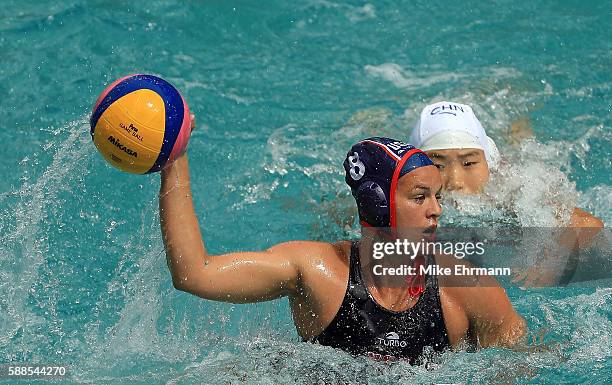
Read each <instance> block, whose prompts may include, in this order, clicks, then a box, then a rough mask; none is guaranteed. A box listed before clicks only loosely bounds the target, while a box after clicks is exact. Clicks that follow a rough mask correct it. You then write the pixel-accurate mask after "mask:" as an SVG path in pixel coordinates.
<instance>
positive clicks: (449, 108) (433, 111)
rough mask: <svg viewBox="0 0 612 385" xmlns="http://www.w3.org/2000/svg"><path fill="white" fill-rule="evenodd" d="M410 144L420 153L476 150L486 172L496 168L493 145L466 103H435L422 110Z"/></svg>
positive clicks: (496, 153) (496, 154)
mask: <svg viewBox="0 0 612 385" xmlns="http://www.w3.org/2000/svg"><path fill="white" fill-rule="evenodd" d="M410 142H411V143H413V144H414V145H415V146H416V147H418V148H420V149H421V150H423V151H430V150H449V149H463V148H477V149H480V150H483V151H484V154H485V158H486V159H487V165H488V166H489V169H491V170H494V169H496V168H497V166H498V165H499V160H500V155H499V151H498V149H497V146H496V145H495V142H494V141H493V139H491V138H489V137H488V136H487V134H486V133H485V130H484V128H483V127H482V124H480V121H479V120H478V118H476V115H474V111H472V108H471V107H470V106H468V105H467V104H460V103H454V102H438V103H434V104H430V105H428V106H426V107H425V108H423V111H421V116H420V118H419V120H418V122H417V124H416V126H415V127H414V130H412V135H410Z"/></svg>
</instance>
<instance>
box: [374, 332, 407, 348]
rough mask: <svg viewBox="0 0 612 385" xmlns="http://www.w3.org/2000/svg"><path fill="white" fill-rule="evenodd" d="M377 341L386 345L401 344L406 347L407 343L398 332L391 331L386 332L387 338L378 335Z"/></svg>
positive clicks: (400, 345)
mask: <svg viewBox="0 0 612 385" xmlns="http://www.w3.org/2000/svg"><path fill="white" fill-rule="evenodd" d="M377 342H378V343H379V344H381V345H384V346H399V347H401V348H405V347H406V345H407V343H406V341H402V340H400V338H399V334H397V333H396V332H389V333H386V334H385V338H382V337H378V338H377Z"/></svg>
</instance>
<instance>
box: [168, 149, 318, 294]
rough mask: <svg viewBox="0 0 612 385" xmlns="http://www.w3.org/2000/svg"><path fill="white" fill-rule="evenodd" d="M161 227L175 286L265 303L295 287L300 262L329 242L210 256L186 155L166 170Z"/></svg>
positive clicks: (195, 292) (200, 292)
mask: <svg viewBox="0 0 612 385" xmlns="http://www.w3.org/2000/svg"><path fill="white" fill-rule="evenodd" d="M161 179H162V181H161V188H160V192H159V213H160V222H161V231H162V237H163V241H164V246H165V249H166V257H167V262H168V268H169V269H170V272H171V274H172V282H173V284H174V287H175V288H177V289H179V290H182V291H186V292H189V293H191V294H194V295H197V296H199V297H202V298H206V299H211V300H217V301H224V302H232V303H248V302H260V301H266V300H271V299H274V298H278V297H281V296H284V295H291V294H292V293H295V292H296V290H297V289H296V288H297V285H298V279H299V276H300V268H299V264H300V261H302V260H304V258H307V257H308V256H309V255H313V254H319V255H320V253H321V252H325V251H324V250H325V249H328V248H327V247H321V246H323V245H327V244H321V243H320V242H307V241H295V242H287V243H282V244H279V245H276V246H273V247H271V248H270V249H268V250H265V251H261V252H240V253H230V254H225V255H218V256H211V255H209V254H208V253H207V252H206V248H205V246H204V241H203V239H202V235H201V233H200V227H199V224H198V218H197V216H196V213H195V210H194V207H193V201H192V199H191V195H192V192H191V187H190V180H189V165H188V159H187V154H183V155H182V156H181V157H179V158H178V159H177V160H176V161H175V162H174V163H172V164H171V165H170V166H168V167H167V168H165V169H164V170H162V173H161Z"/></svg>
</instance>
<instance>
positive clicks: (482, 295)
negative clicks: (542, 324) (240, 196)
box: [159, 154, 525, 347]
mask: <svg viewBox="0 0 612 385" xmlns="http://www.w3.org/2000/svg"><path fill="white" fill-rule="evenodd" d="M161 179H162V183H161V188H160V195H159V208H160V222H161V230H162V236H163V240H164V246H165V249H166V257H167V262H168V267H169V270H170V272H171V274H172V282H173V284H174V286H175V288H177V289H178V290H181V291H185V292H188V293H191V294H193V295H197V296H199V297H202V298H204V299H208V300H215V301H222V302H231V303H249V302H261V301H267V300H272V299H275V298H280V297H283V296H288V297H289V300H290V306H291V312H292V315H293V320H294V323H295V326H296V329H297V332H298V334H299V335H300V336H301V337H302V338H304V339H310V338H312V337H314V336H317V335H318V334H320V333H321V332H322V331H323V330H324V329H325V328H326V327H327V325H329V323H330V322H331V321H332V320H333V318H334V317H335V315H336V313H337V311H338V309H339V308H340V305H341V302H342V299H343V297H344V294H345V292H346V287H347V282H348V273H349V271H348V270H349V269H348V260H349V255H350V246H351V242H349V241H339V242H336V243H326V242H314V241H293V242H286V243H281V244H278V245H275V246H272V247H270V248H269V249H268V250H264V251H253V252H236V253H228V254H223V255H216V256H213V255H210V254H208V253H207V251H206V248H205V246H204V241H203V238H202V234H201V232H200V228H199V224H198V219H197V216H196V214H195V210H194V208H193V202H192V198H191V196H192V191H191V188H190V183H189V166H188V159H187V155H186V154H185V155H183V156H181V157H180V158H178V159H177V160H176V161H175V162H174V163H173V164H172V165H171V166H169V167H168V168H166V169H164V170H163V171H162V173H161ZM441 187H442V180H441V176H440V173H439V172H438V171H437V169H436V168H435V167H434V166H427V167H422V168H419V169H417V170H415V171H412V172H410V173H409V174H407V175H404V176H403V177H401V178H400V180H399V182H398V187H397V190H396V196H397V198H396V202H397V203H396V204H397V207H396V216H397V224H398V226H402V227H403V226H407V227H412V226H419V227H426V228H429V229H432V228H435V226H436V225H437V219H438V217H439V215H440V214H441V208H440V205H439V203H438V197H439V196H438V193H439V190H440V189H441ZM237 220H238V219H237ZM361 247H362V246H360V254H362V255H363V254H365V253H366V252H367V251H366V250H361ZM451 258H452V257H451ZM453 259H454V258H453ZM437 263H438V264H440V265H445V264H451V263H452V261H449V260H448V259H444V258H440V259H438V260H437ZM440 286H441V287H442V288H441V289H440V301H441V304H442V311H443V315H444V321H445V324H446V328H447V330H448V335H449V340H450V343H451V345H452V346H454V347H456V346H459V344H460V343H461V341H470V342H472V343H475V342H476V341H478V343H479V345H480V346H482V347H487V346H511V345H514V344H515V343H517V342H518V341H519V340H521V339H522V336H523V335H524V333H525V322H524V320H523V319H522V318H521V317H520V316H519V315H518V314H517V313H516V312H515V311H514V309H513V308H512V305H511V304H510V302H509V300H508V297H507V296H506V293H505V291H504V290H503V289H502V288H501V287H499V285H498V284H497V282H496V281H495V280H494V279H492V278H491V280H490V282H485V285H484V286H485V287H473V285H472V287H469V286H470V285H465V286H464V287H444V286H445V285H444V282H443V281H440ZM368 289H369V290H370V292H371V293H373V295H374V297H375V299H376V300H377V301H378V302H379V304H380V305H381V306H383V307H385V308H387V309H389V310H394V311H401V310H405V309H407V308H409V307H411V306H413V305H414V303H415V301H416V300H417V299H418V297H417V298H414V299H412V300H409V301H405V297H406V296H405V293H404V292H400V293H397V292H396V291H393V290H387V289H388V288H386V289H385V287H384V286H382V287H378V286H377V285H376V284H373V285H372V286H370V285H368ZM406 289H407V287H406Z"/></svg>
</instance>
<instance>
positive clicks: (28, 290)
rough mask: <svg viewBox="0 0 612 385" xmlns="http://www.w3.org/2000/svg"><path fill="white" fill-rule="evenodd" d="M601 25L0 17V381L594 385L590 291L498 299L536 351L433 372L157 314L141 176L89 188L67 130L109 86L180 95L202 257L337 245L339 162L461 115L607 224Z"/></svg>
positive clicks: (20, 11)
mask: <svg viewBox="0 0 612 385" xmlns="http://www.w3.org/2000/svg"><path fill="white" fill-rule="evenodd" d="M611 13H612V7H611V6H610V4H609V3H606V2H595V1H593V2H586V1H563V2H558V1H548V2H539V3H538V4H535V3H533V4H532V3H525V4H521V3H519V2H515V1H501V2H496V3H495V4H484V3H481V2H471V3H461V4H457V3H456V2H450V1H439V2H435V3H431V2H401V3H398V2H387V1H384V2H372V3H364V2H349V3H335V2H329V1H304V2H300V4H296V5H293V4H291V3H290V2H271V1H270V2H266V3H255V2H193V1H190V2H177V1H174V2H162V1H134V2H130V5H120V4H118V3H117V2H113V1H89V2H85V1H71V2H62V3H61V4H55V5H50V4H44V3H43V2H34V1H19V2H17V1H11V0H9V1H4V2H3V6H2V8H1V9H0V54H1V58H2V60H1V61H0V80H1V81H0V96H1V97H2V102H1V103H0V141H1V142H3V143H6V144H7V145H6V146H5V147H4V148H5V150H4V151H3V152H2V155H3V159H4V161H3V162H2V163H0V215H1V220H0V364H1V363H8V362H28V363H65V364H68V365H69V366H70V368H71V371H72V378H71V381H72V382H74V383H96V384H98V383H108V384H117V383H171V384H190V383H232V384H237V383H259V384H275V383H309V384H311V383H376V384H379V383H380V384H385V383H389V384H390V383H406V382H411V383H423V384H430V383H436V382H456V383H466V382H467V383H482V384H487V383H495V382H506V383H507V382H511V383H533V384H541V383H548V384H558V383H600V384H605V383H609V382H610V381H612V369H611V362H612V360H611V358H610V353H611V348H610V346H612V343H611V342H612V341H611V340H612V336H611V333H610V330H612V329H611V323H612V308H611V307H610V302H611V301H610V299H611V297H612V291H611V290H610V282H609V281H606V282H603V283H601V282H598V283H594V284H591V285H581V286H571V287H564V288H549V289H531V290H521V289H518V288H516V287H509V288H508V293H509V295H510V297H511V300H512V302H513V304H514V305H515V307H516V308H517V309H518V310H519V312H521V313H522V314H523V315H524V316H525V318H526V319H527V321H528V323H529V326H530V329H531V330H534V331H537V330H539V329H541V328H546V330H547V331H546V338H547V341H549V342H551V343H554V344H556V345H555V347H554V348H553V349H552V350H551V351H549V352H541V353H529V354H527V353H516V352H509V351H506V350H495V349H490V350H485V351H480V352H477V353H465V352H458V353H446V354H444V355H443V356H442V357H441V358H440V362H438V363H437V364H436V367H435V369H434V370H427V369H425V368H424V367H409V366H406V365H403V364H396V365H384V364H380V363H376V362H371V361H369V360H367V359H365V358H358V359H355V358H352V357H350V356H347V355H345V354H342V353H339V352H337V351H334V350H332V349H328V348H324V347H318V346H311V345H307V344H302V343H299V341H298V338H297V335H296V333H295V331H294V329H293V324H292V320H291V318H290V316H289V312H288V305H287V302H286V301H284V300H281V301H275V302H270V303H265V304H258V305H229V304H217V303H212V302H206V301H203V300H200V299H197V298H195V297H191V296H189V295H187V294H184V293H179V292H177V291H176V290H174V289H173V288H172V284H171V280H170V275H169V273H168V271H167V268H166V264H165V258H164V253H163V246H162V242H161V236H160V231H159V223H158V214H157V199H156V198H157V190H158V187H159V176H158V175H151V176H133V175H127V174H122V173H120V172H118V171H116V170H114V169H112V168H110V167H108V166H107V165H106V164H105V162H104V161H103V159H102V157H101V156H99V154H98V153H97V152H96V150H95V148H94V146H93V144H92V143H91V139H90V137H89V133H88V132H89V131H88V130H89V128H88V126H87V119H88V114H89V111H90V108H91V106H92V104H93V102H94V100H95V99H96V97H97V95H98V94H99V93H100V92H101V91H102V89H103V88H104V86H105V85H106V84H107V83H109V82H111V81H112V80H113V79H115V78H118V77H120V76H123V75H125V74H129V73H136V72H145V73H152V74H157V75H159V76H162V77H164V78H166V79H167V80H169V81H171V82H173V83H174V84H175V85H176V86H177V88H179V90H181V92H182V93H183V95H184V96H185V98H186V100H187V102H188V103H189V105H190V107H191V109H192V110H193V111H194V112H195V113H196V114H197V117H198V118H197V119H198V128H197V130H196V131H195V132H194V134H193V136H192V139H191V141H190V146H189V154H190V160H191V173H192V186H193V189H194V200H195V204H196V210H197V212H198V214H199V217H200V222H201V226H202V229H203V234H204V237H205V240H206V242H207V248H208V250H209V251H210V252H213V253H222V252H227V251H234V250H246V249H263V248H266V247H268V246H270V245H272V244H274V243H277V242H281V241H286V240H290V239H322V240H329V241H331V240H335V239H338V238H340V237H346V236H349V235H351V234H354V226H353V228H352V229H351V225H354V223H353V222H352V221H351V220H350V219H347V218H351V216H352V215H353V213H354V209H353V206H352V203H351V198H350V194H349V192H348V191H347V188H346V187H345V185H344V182H343V175H342V169H341V162H342V159H343V156H344V154H345V152H346V150H347V149H348V148H349V146H350V144H351V143H352V142H354V141H355V140H357V139H360V138H363V137H366V136H370V135H373V134H377V135H389V136H392V137H398V138H407V137H408V135H409V130H410V127H412V125H413V124H414V122H415V120H416V115H417V113H418V111H419V110H420V109H421V108H422V107H423V106H424V105H425V104H427V103H429V102H433V101H437V100H440V99H452V100H456V101H460V102H466V103H469V104H472V105H474V106H475V110H476V112H477V114H478V115H479V117H480V118H481V120H482V122H483V124H484V125H485V126H486V128H487V130H488V132H489V135H490V136H492V137H494V138H495V139H496V141H497V142H498V144H499V146H500V148H501V150H502V152H503V153H505V154H506V155H507V156H508V157H512V156H514V157H517V158H520V159H522V161H524V162H526V163H527V164H530V163H529V162H535V161H536V160H537V161H542V159H541V158H543V161H544V166H543V167H549V168H550V170H557V171H558V170H561V172H562V173H563V174H564V175H566V176H567V178H568V181H567V183H569V186H570V189H569V190H568V191H567V194H565V195H566V196H568V197H570V198H571V199H572V200H573V201H574V202H575V203H576V205H577V206H579V207H582V208H585V209H588V210H589V211H591V212H593V213H595V214H596V215H598V216H599V217H600V218H602V219H603V220H604V221H605V222H606V223H610V221H611V220H612V184H611V182H610V175H611V169H612V164H611V159H612V157H611V151H610V149H611V148H612V133H611V131H610V127H611V125H612V111H611V108H612V107H611V104H610V100H612V97H611V96H612V95H611V94H612V92H611V89H610V88H611V84H612V71H611V68H612V54H611V52H612V43H611V42H612V27H611V26H610V23H609V19H610V14H611ZM522 117H527V118H529V120H530V121H531V126H532V127H533V131H534V134H535V138H536V141H537V142H535V143H531V144H528V145H527V147H523V148H522V149H513V148H511V147H510V145H509V142H508V139H507V138H508V135H507V128H508V127H509V126H510V124H511V123H512V122H513V121H515V120H517V119H520V118H522ZM534 149H535V150H534ZM532 150H533V151H532ZM538 151H542V153H538ZM534 158H538V159H534ZM551 172H552V171H551ZM529 178H532V179H534V180H535V179H542V176H541V175H540V174H535V173H534V174H532V175H527V179H528V180H529ZM236 234H240V236H239V237H237V236H236Z"/></svg>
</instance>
